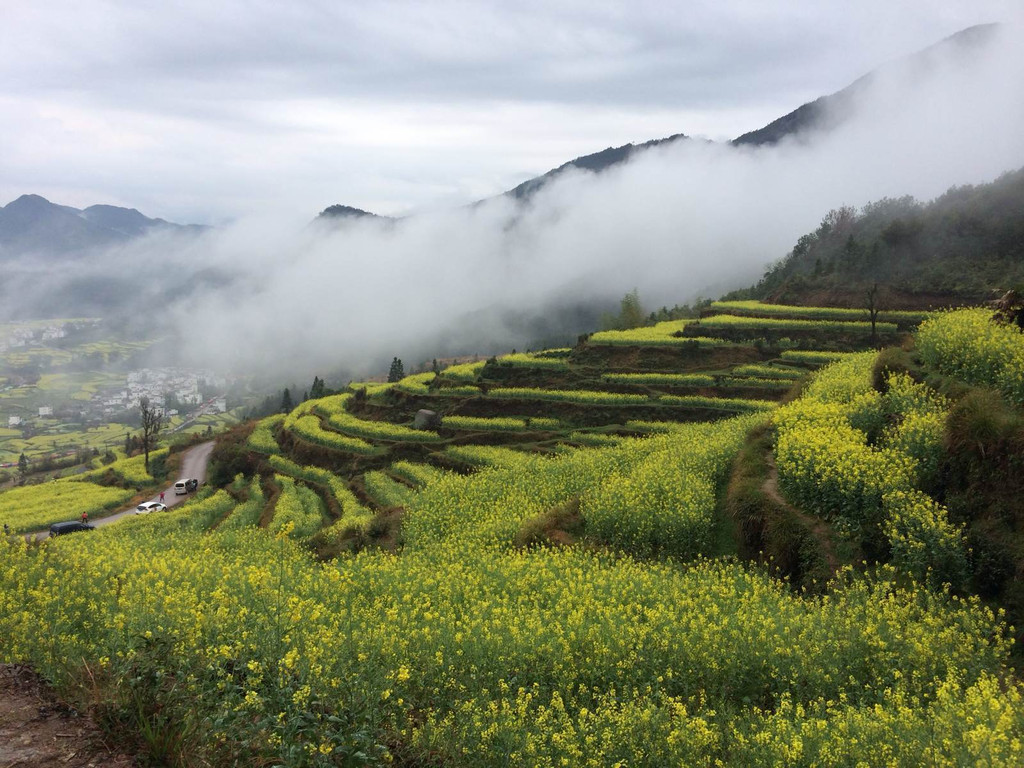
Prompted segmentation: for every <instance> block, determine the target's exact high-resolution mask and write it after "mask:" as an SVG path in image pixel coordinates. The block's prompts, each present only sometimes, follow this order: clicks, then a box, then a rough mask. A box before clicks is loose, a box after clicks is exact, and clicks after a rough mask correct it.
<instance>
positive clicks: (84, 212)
mask: <svg viewBox="0 0 1024 768" xmlns="http://www.w3.org/2000/svg"><path fill="white" fill-rule="evenodd" d="M204 229H206V227H202V226H199V225H195V224H190V225H181V224H173V223H171V222H169V221H164V220H163V219H151V218H149V217H147V216H144V215H143V214H141V213H139V212H138V211H137V210H135V209H134V208H119V207H117V206H114V205H91V206H89V207H88V208H84V209H78V208H72V207H71V206H68V205H57V204H56V203H51V202H50V201H49V200H47V199H46V198H45V197H40V196H39V195H22V196H21V197H19V198H18V199H17V200H15V201H14V202H12V203H8V204H7V205H6V206H4V207H2V208H0V260H3V259H7V258H13V257H17V256H27V255H37V256H46V257H49V258H53V257H58V258H60V257H76V256H82V255H85V254H87V253H90V252H92V251H96V250H99V249H102V248H107V247H109V246H112V245H119V244H121V243H126V242H128V241H130V240H133V239H135V238H138V237H142V236H143V235H147V234H150V233H153V232H157V231H168V232H170V231H174V232H197V233H198V232H202V231H203V230H204Z"/></svg>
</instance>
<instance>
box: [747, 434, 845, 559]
mask: <svg viewBox="0 0 1024 768" xmlns="http://www.w3.org/2000/svg"><path fill="white" fill-rule="evenodd" d="M761 492H762V493H764V494H765V495H766V496H767V497H768V498H770V499H771V500H772V501H773V502H775V503H776V504H778V505H779V506H781V507H784V508H785V509H788V510H789V511H790V512H792V513H793V514H794V515H796V516H797V517H798V518H799V519H800V520H801V521H802V522H803V523H804V525H806V526H807V528H808V530H809V531H810V532H811V535H812V536H814V538H815V539H816V540H817V541H818V545H819V546H820V547H821V551H822V553H823V554H824V555H825V562H826V563H828V571H829V575H830V576H835V575H836V572H837V571H838V570H839V568H840V567H841V565H842V564H841V563H840V561H839V557H838V556H837V555H836V548H835V545H834V544H833V543H832V537H831V536H830V535H829V529H828V525H827V524H826V523H825V521H824V520H821V519H820V518H817V517H812V516H811V515H808V514H805V513H804V512H801V511H800V510H799V509H797V508H796V507H794V506H793V505H792V504H790V503H789V502H788V501H786V499H785V497H783V495H782V494H781V493H780V492H779V470H778V467H776V466H775V456H774V455H773V454H771V453H769V454H768V477H766V478H765V481H764V484H763V485H762V486H761Z"/></svg>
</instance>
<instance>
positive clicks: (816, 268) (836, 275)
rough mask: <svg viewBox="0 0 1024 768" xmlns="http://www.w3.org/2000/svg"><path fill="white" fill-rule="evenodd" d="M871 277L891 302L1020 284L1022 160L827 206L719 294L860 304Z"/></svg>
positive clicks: (913, 303) (968, 296)
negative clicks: (957, 180)
mask: <svg viewBox="0 0 1024 768" xmlns="http://www.w3.org/2000/svg"><path fill="white" fill-rule="evenodd" d="M875 284H877V285H878V286H879V288H880V289H881V291H882V295H883V296H885V297H886V300H887V301H888V303H889V304H891V305H892V306H893V307H894V308H895V307H908V308H910V307H921V308H925V307H930V306H942V305H944V304H950V303H954V302H963V301H972V302H976V301H984V300H989V299H992V298H995V297H996V296H997V295H999V294H1001V293H1002V292H1005V291H1006V290H1009V289H1010V288H1019V287H1020V286H1021V285H1022V284H1024V169H1020V170H1016V171H1011V172H1008V173H1005V174H1003V175H1002V176H1000V177H999V178H998V179H996V180H995V181H993V182H992V183H990V184H980V185H977V186H971V185H965V186H958V187H952V188H951V189H950V190H948V191H947V192H946V193H945V194H943V195H942V196H940V197H938V198H936V199H935V200H933V201H931V202H929V203H921V202H919V201H918V200H915V199H914V198H913V197H909V196H906V197H899V198H883V199H882V200H879V201H877V202H873V203H869V204H868V205H866V206H864V207H863V208H862V209H861V210H859V211H858V210H856V209H854V208H851V207H842V208H839V209H833V210H831V211H829V212H828V214H826V215H825V217H824V218H823V219H822V221H821V224H820V225H819V226H818V228H817V229H816V230H814V231H813V232H809V233H808V234H805V235H803V236H802V237H800V239H799V240H797V242H796V245H795V246H794V247H793V250H792V251H790V252H789V253H788V254H787V255H786V256H785V257H784V258H782V259H781V260H779V261H778V262H776V263H775V264H774V265H772V266H771V267H770V268H769V269H768V270H767V271H766V273H765V275H764V277H763V278H761V280H760V281H759V282H758V283H757V284H756V285H755V286H752V287H751V288H748V289H743V290H740V291H735V292H733V293H732V294H730V295H729V296H728V297H727V298H731V299H760V300H763V301H772V302H779V303H787V304H789V303H797V304H806V303H810V304H815V303H819V304H820V303H829V304H835V305H846V306H860V305H862V304H863V301H864V295H865V292H866V291H867V290H868V289H870V288H871V286H873V285H875Z"/></svg>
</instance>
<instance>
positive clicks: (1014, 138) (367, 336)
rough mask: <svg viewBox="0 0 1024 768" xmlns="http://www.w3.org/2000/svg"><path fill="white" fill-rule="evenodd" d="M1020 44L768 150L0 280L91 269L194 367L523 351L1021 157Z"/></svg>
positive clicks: (890, 78) (642, 159)
mask: <svg viewBox="0 0 1024 768" xmlns="http://www.w3.org/2000/svg"><path fill="white" fill-rule="evenodd" d="M1015 42H1016V41H1015V39H1014V36H1013V35H1011V34H1003V35H1002V36H1001V41H1000V42H999V43H998V44H996V45H993V46H991V50H989V51H988V53H987V54H986V55H983V56H980V57H977V59H976V60H974V61H973V62H972V63H971V64H970V65H967V64H965V63H964V61H962V60H961V61H935V62H933V66H932V67H930V68H929V69H928V71H920V70H915V71H908V70H906V69H903V68H897V70H896V71H894V72H890V73H889V74H888V75H887V76H885V77H882V78H879V79H877V81H875V82H873V83H872V84H870V86H868V87H866V88H864V89H863V90H862V92H861V93H860V94H859V96H858V98H857V100H856V108H855V112H854V115H853V117H852V118H850V119H849V120H847V121H846V122H844V123H843V124H842V125H841V126H840V127H838V128H836V129H834V130H831V131H828V132H823V133H818V134H814V135H807V136H803V137H801V138H800V139H798V140H791V141H788V142H786V143H783V144H781V145H779V146H776V147H773V148H764V149H750V148H743V149H737V148H733V147H730V146H726V145H720V144H711V143H707V142H703V141H699V140H691V141H683V142H676V143H675V144H673V145H671V146H669V147H666V148H661V149H655V150H650V151H648V152H645V153H643V154H641V155H638V156H637V157H635V159H633V160H632V161H631V162H629V163H628V164H626V165H623V166H620V167H617V168H615V169H613V170H611V171H608V172H605V173H602V174H600V175H593V174H589V173H583V172H573V173H566V174H564V175H562V176H560V177H559V178H557V179H556V180H555V181H554V182H552V183H550V184H548V185H547V186H545V187H544V188H543V189H542V190H541V191H540V192H539V193H537V194H536V195H535V196H534V197H533V198H532V199H530V200H529V201H528V202H527V203H525V204H519V203H517V202H515V201H513V200H512V199H509V198H505V197H496V198H493V199H491V200H489V201H487V202H485V203H483V204H480V205H477V206H475V207H467V208H462V209H457V210H451V211H448V212H444V213H433V214H425V215H422V216H417V217H412V218H408V219H404V220H401V221H399V222H398V223H395V224H391V223H388V222H386V221H382V220H369V219H362V220H358V221H346V222H344V223H340V224H336V225H325V224H323V223H321V222H318V223H316V224H313V225H310V224H309V223H308V220H307V221H282V220H274V219H272V218H253V219H250V220H245V221H239V222H237V223H236V224H234V225H232V226H229V227H227V228H223V229H219V230H214V231H211V232H209V233H207V234H205V235H203V236H201V237H198V238H191V239H184V238H176V237H170V236H166V235H164V236H153V237H150V238H149V239H147V240H143V241H140V242H136V243H134V244H132V245H131V246H129V247H125V248H122V249H119V250H117V251H112V252H110V253H109V254H107V255H106V257H105V258H103V259H93V260H91V261H90V263H89V264H87V265H84V264H82V263H80V262H79V263H78V264H77V265H76V266H75V267H74V268H70V267H69V268H66V269H62V270H61V271H60V272H59V273H54V272H53V271H51V272H50V273H49V274H48V275H47V276H46V277H45V278H43V277H42V276H40V275H38V274H36V270H37V266H36V265H34V264H22V265H18V266H12V267H11V268H10V269H9V270H8V279H7V280H4V281H3V283H4V284H5V285H3V286H0V287H2V288H4V289H6V291H7V294H8V295H7V296H6V297H5V301H6V302H8V303H9V304H10V303H12V302H13V303H14V306H17V307H31V306H32V304H33V302H36V301H39V294H40V293H42V294H46V293H51V294H52V293H53V292H54V291H56V290H57V286H58V285H59V284H60V282H61V281H62V280H69V279H71V278H72V277H74V278H75V279H83V278H85V277H91V278H93V279H94V282H95V286H96V287H95V290H96V291H99V292H101V293H102V292H103V291H104V290H108V291H121V290H131V291H132V292H133V293H134V294H135V295H136V296H137V297H138V301H137V303H136V304H135V306H134V308H133V310H132V314H130V315H129V317H138V318H142V317H145V318H148V320H149V321H156V322H158V323H159V324H160V326H161V327H163V328H166V329H167V330H169V331H170V332H173V333H175V334H178V335H179V336H180V338H181V339H183V340H184V343H182V345H181V348H182V349H183V351H186V352H187V356H188V357H189V358H191V360H190V362H197V363H201V364H204V365H217V366H221V367H223V366H230V367H232V368H235V369H244V370H247V371H253V372H260V373H263V374H267V375H273V374H274V372H275V371H279V372H280V375H281V376H284V377H287V378H289V379H290V380H298V379H300V378H304V377H305V375H306V374H309V375H312V373H313V372H317V371H319V372H320V373H324V372H326V371H330V370H336V369H339V368H344V369H346V370H348V371H352V372H357V373H358V372H369V373H374V372H376V373H382V372H386V370H387V365H388V363H389V362H390V360H391V358H392V357H393V356H395V355H398V356H399V357H402V358H403V359H405V360H406V363H407V366H408V365H409V364H410V363H415V362H417V361H420V360H423V359H429V358H431V357H436V356H441V355H443V354H445V353H446V352H451V351H456V350H461V351H468V350H472V349H475V348H476V349H483V348H484V347H487V348H495V347H496V346H498V347H500V346H502V345H504V346H507V347H512V346H517V345H518V346H523V345H525V344H526V343H528V342H529V341H530V340H531V339H530V338H527V337H526V334H527V333H528V332H529V331H528V330H526V329H525V328H526V326H524V325H523V323H522V322H520V321H522V320H523V318H527V317H530V316H550V315H551V314H552V313H554V312H556V311H557V310H558V308H564V307H570V306H573V305H576V304H581V303H591V304H594V303H601V302H604V303H606V304H608V305H614V302H615V301H616V299H618V298H619V297H621V296H622V295H623V294H624V293H625V292H626V291H629V290H631V289H633V288H634V287H635V288H637V289H639V292H640V296H641V298H642V299H643V300H644V302H645V304H646V305H647V306H648V307H649V308H655V307H657V306H661V305H662V304H668V305H672V304H674V303H682V302H686V301H689V300H691V299H692V298H694V297H695V296H696V295H697V294H701V293H703V294H704V295H713V294H717V293H720V292H722V291H724V290H728V289H729V288H733V287H739V286H742V285H749V284H750V283H752V282H753V281H755V280H756V279H757V277H758V276H759V275H760V273H761V272H762V271H763V269H764V267H765V266H766V265H767V264H768V263H769V262H771V261H773V260H775V259H778V258H780V257H782V256H784V255H785V254H786V252H787V251H788V250H789V249H790V248H791V247H792V246H793V244H794V243H795V242H796V240H797V238H798V237H799V236H800V235H801V234H803V233H805V232H808V231H810V230H812V229H814V228H815V227H816V226H817V224H818V222H819V221H820V220H821V218H822V216H823V215H824V214H825V213H826V212H827V211H828V210H829V209H830V208H834V207H838V206H840V205H846V204H848V205H854V206H861V205H863V204H865V203H867V202H869V201H872V200H877V199H879V198H882V197H885V196H902V195H905V194H911V195H914V196H916V197H918V198H919V199H922V200H927V199H930V198H932V197H935V196H936V195H938V194H941V193H942V192H944V191H945V190H946V189H947V188H949V187H950V186H952V185H958V184H965V183H978V182H984V181H989V180H992V179H993V178H995V177H997V176H998V175H999V174H1000V173H1002V172H1004V171H1007V170H1011V169H1015V168H1018V167H1020V166H1022V165H1024V132H1022V131H1021V125H1024V88H1022V87H1021V83H1024V66H1022V63H1024V56H1022V55H1021V54H1020V53H1019V50H1020V49H1019V46H1015V45H1014V43H1015ZM795 106H796V105H794V107H795ZM754 127H755V126H751V128H754ZM679 130H681V131H683V132H685V131H686V126H684V125H683V126H679ZM646 138H654V137H637V140H638V141H641V140H643V139H646ZM594 149H595V150H598V149H600V147H594ZM537 170H538V173H540V172H543V171H544V170H546V169H537ZM266 183H267V184H273V179H267V181H266ZM337 202H342V203H346V202H353V203H356V202H358V201H347V200H344V199H342V200H339V201H337ZM311 214H312V212H311ZM196 273H200V276H199V277H198V278H195V277H193V275H195V274H196ZM108 275H109V276H111V277H110V280H111V281H112V282H107V278H106V277H104V276H108ZM105 286H107V287H105ZM168 286H171V288H170V290H171V295H170V296H167V290H168ZM119 298H123V297H119ZM580 330H585V329H580Z"/></svg>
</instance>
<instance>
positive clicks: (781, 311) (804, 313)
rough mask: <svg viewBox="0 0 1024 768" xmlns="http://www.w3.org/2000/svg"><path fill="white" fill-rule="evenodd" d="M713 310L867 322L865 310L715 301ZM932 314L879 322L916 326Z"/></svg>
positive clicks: (886, 315)
mask: <svg viewBox="0 0 1024 768" xmlns="http://www.w3.org/2000/svg"><path fill="white" fill-rule="evenodd" d="M711 308H712V309H717V310H720V311H722V312H727V313H730V314H735V315H751V316H754V317H758V316H764V317H774V316H781V317H790V318H799V319H807V320H866V319H867V318H868V313H867V310H866V309H846V308H842V307H797V306H792V305H788V304H763V303H761V302H760V301H714V302H712V303H711ZM930 314H931V313H929V312H914V311H905V310H888V311H887V310H883V311H881V312H879V314H878V319H879V320H881V321H883V322H886V323H900V324H903V325H916V324H917V323H920V322H922V321H924V320H926V319H927V318H928V317H929V316H930Z"/></svg>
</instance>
